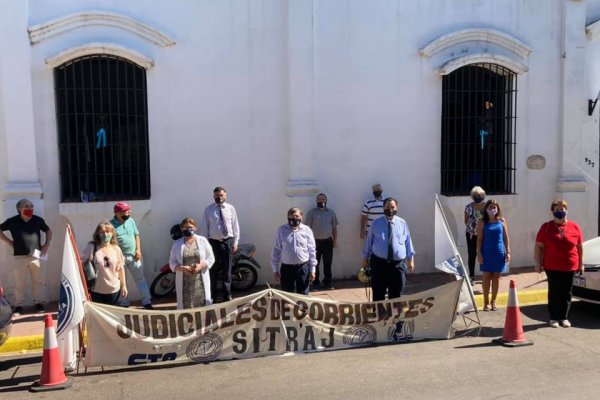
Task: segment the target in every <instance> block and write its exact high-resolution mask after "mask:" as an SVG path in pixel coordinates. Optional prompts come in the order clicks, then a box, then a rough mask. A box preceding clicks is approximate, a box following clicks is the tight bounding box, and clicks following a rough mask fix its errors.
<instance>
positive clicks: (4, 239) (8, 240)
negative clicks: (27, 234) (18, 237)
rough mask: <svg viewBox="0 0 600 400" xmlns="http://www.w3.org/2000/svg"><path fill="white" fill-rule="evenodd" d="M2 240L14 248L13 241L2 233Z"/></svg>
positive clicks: (0, 236)
mask: <svg viewBox="0 0 600 400" xmlns="http://www.w3.org/2000/svg"><path fill="white" fill-rule="evenodd" d="M0 240H1V241H3V242H4V243H6V244H8V245H9V246H10V248H11V249H12V248H13V241H12V240H10V239H9V238H8V237H7V236H6V235H5V234H4V232H2V231H0Z"/></svg>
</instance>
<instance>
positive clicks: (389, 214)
mask: <svg viewBox="0 0 600 400" xmlns="http://www.w3.org/2000/svg"><path fill="white" fill-rule="evenodd" d="M396 212H397V211H396V210H392V209H391V208H388V209H385V210H383V213H384V214H385V216H386V217H393V216H394V215H396Z"/></svg>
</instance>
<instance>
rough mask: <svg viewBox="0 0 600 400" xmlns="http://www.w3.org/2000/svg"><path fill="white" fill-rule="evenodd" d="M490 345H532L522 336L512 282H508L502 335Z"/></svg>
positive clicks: (514, 287)
mask: <svg viewBox="0 0 600 400" xmlns="http://www.w3.org/2000/svg"><path fill="white" fill-rule="evenodd" d="M492 343H496V344H501V345H502V346H508V347H517V346H530V345H532V344H533V342H530V341H528V340H527V339H525V335H524V334H523V323H522V322H521V310H519V301H518V300H517V288H516V285H515V281H514V280H511V281H510V287H509V288H508V305H507V307H506V320H505V321H504V334H503V335H502V337H501V338H498V339H494V340H492Z"/></svg>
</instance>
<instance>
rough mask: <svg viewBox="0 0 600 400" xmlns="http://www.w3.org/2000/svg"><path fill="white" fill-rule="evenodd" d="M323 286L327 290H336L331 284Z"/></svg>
mask: <svg viewBox="0 0 600 400" xmlns="http://www.w3.org/2000/svg"><path fill="white" fill-rule="evenodd" d="M323 286H324V287H325V289H326V290H334V289H335V288H334V287H333V286H332V285H331V284H328V285H323Z"/></svg>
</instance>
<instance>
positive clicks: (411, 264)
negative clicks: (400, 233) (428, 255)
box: [404, 224, 415, 272]
mask: <svg viewBox="0 0 600 400" xmlns="http://www.w3.org/2000/svg"><path fill="white" fill-rule="evenodd" d="M404 248H405V249H406V267H407V268H408V272H413V271H414V269H415V250H414V249H413V244H412V239H411V237H410V230H409V229H408V224H407V225H406V240H405V242H404Z"/></svg>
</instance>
